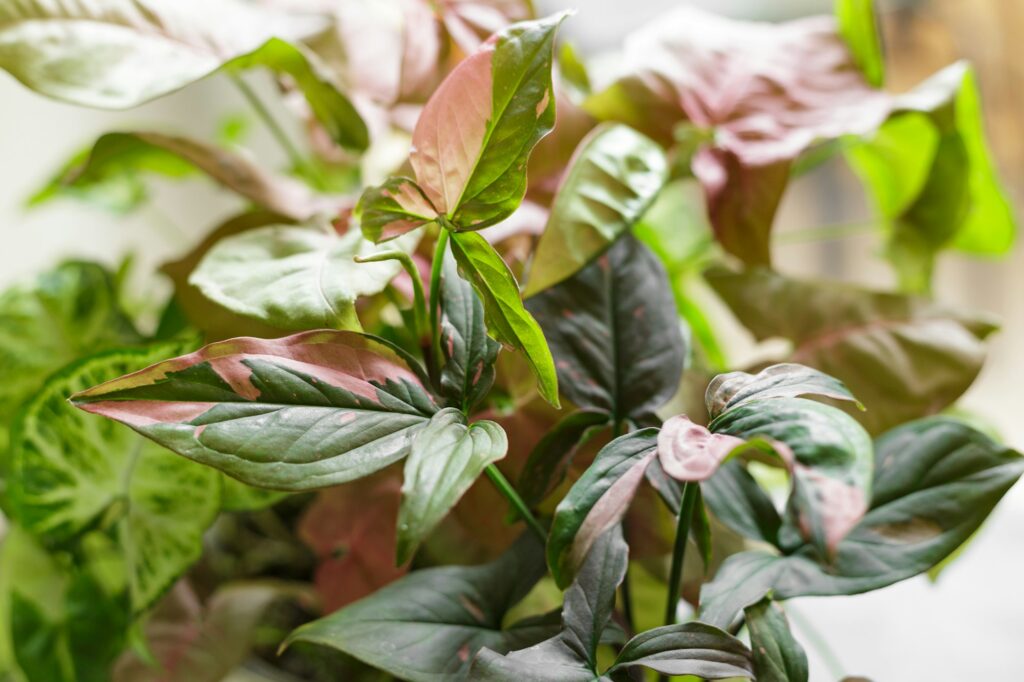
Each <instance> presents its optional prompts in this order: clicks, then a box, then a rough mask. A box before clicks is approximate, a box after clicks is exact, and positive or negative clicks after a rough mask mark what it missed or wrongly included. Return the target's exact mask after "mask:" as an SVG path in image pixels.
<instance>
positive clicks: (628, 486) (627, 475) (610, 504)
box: [547, 429, 658, 587]
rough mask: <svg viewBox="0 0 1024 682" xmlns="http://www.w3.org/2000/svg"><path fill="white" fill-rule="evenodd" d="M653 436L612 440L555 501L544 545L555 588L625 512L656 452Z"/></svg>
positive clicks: (647, 431)
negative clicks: (546, 541) (564, 493)
mask: <svg viewBox="0 0 1024 682" xmlns="http://www.w3.org/2000/svg"><path fill="white" fill-rule="evenodd" d="M657 438H658V430H657V429H643V430H641V431H635V432H634V433H631V434H629V435H626V436H622V437H620V438H616V439H615V440H613V441H612V442H611V443H609V444H608V445H606V446H605V447H604V448H602V449H601V451H600V452H599V453H597V457H596V458H595V459H594V463H593V464H592V465H590V468H588V469H587V470H586V471H585V472H584V474H583V476H581V477H580V479H579V480H578V481H576V483H575V484H574V485H573V487H572V488H571V489H570V490H569V492H568V493H567V494H566V496H565V497H564V498H563V499H562V501H561V502H560V503H559V505H558V508H557V509H556V510H555V518H554V520H553V521H552V524H551V532H550V535H549V536H548V548H547V554H548V566H549V567H550V569H551V573H552V575H553V576H554V578H555V582H556V583H558V585H559V586H561V587H565V586H567V585H569V583H571V582H572V580H573V578H575V577H576V574H577V573H578V572H579V570H580V567H581V566H582V565H583V562H584V560H585V559H586V557H587V555H588V554H589V553H590V550H591V547H593V546H594V543H595V542H597V540H598V538H599V537H601V536H602V535H603V534H604V533H606V532H607V531H608V529H609V528H611V527H612V526H614V525H616V524H618V522H619V521H620V520H621V519H622V516H623V515H624V514H625V513H626V510H627V509H628V508H629V504H630V502H631V501H632V500H633V496H634V495H635V494H636V490H637V487H638V486H639V485H640V482H641V481H642V480H643V477H644V470H645V469H647V467H648V466H649V465H650V463H651V462H652V461H653V460H654V458H655V456H656V455H657V452H658V449H657Z"/></svg>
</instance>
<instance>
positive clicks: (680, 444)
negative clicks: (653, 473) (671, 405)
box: [658, 414, 746, 481]
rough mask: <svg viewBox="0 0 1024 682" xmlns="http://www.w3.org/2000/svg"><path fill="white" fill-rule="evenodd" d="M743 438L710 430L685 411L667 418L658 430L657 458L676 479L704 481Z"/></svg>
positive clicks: (737, 446)
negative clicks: (695, 422) (692, 418)
mask: <svg viewBox="0 0 1024 682" xmlns="http://www.w3.org/2000/svg"><path fill="white" fill-rule="evenodd" d="M745 443H746V441H744V440H743V439H742V438H736V437H735V436H727V435H724V434H720V433H711V432H710V431H708V429H707V427H704V426H701V425H700V424H694V423H693V422H692V421H690V418H689V417H687V416H686V415H683V414H680V415H676V416H675V417H672V418H670V419H669V420H668V421H666V422H665V423H664V425H662V427H661V431H660V432H659V433H658V460H659V461H660V462H661V466H662V468H663V469H664V470H665V473H666V474H668V475H669V476H671V477H672V478H674V479H676V480H677V481H704V480H707V479H708V478H710V477H711V475H712V474H714V473H715V471H716V470H717V469H718V467H719V466H721V464H722V463H723V462H724V461H725V460H726V459H728V457H729V455H731V454H732V453H733V452H735V451H736V449H737V448H740V447H742V446H743V445H744V444H745Z"/></svg>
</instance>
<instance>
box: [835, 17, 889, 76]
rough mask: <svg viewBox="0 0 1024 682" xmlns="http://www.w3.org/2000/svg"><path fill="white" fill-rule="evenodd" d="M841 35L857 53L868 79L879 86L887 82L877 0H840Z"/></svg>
mask: <svg viewBox="0 0 1024 682" xmlns="http://www.w3.org/2000/svg"><path fill="white" fill-rule="evenodd" d="M836 19H837V20H838V21H839V35H841V36H842V37H843V40H845V41H846V45H847V46H848V47H849V48H850V52H852V53H853V61H854V62H856V64H857V67H858V68H859V69H860V70H861V72H862V73H863V74H864V79H865V80H866V81H867V82H868V83H869V84H871V85H873V86H874V87H876V88H880V87H882V84H883V83H884V82H885V59H884V58H883V57H882V37H881V35H879V30H878V19H877V18H876V17H875V2H874V0H836Z"/></svg>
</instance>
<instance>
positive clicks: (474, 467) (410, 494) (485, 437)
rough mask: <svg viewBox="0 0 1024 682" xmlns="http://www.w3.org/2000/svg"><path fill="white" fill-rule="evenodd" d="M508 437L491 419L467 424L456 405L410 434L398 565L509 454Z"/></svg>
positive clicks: (399, 529) (400, 523) (400, 516)
mask: <svg viewBox="0 0 1024 682" xmlns="http://www.w3.org/2000/svg"><path fill="white" fill-rule="evenodd" d="M507 451H508V438H507V437H506V436H505V431H504V430H502V428H501V427H500V426H498V425H497V424H495V423H494V422H491V421H480V422H475V423H473V424H469V425H468V426H467V425H466V417H465V415H463V414H462V412H461V411H459V410H457V409H455V408H451V407H448V408H445V409H443V410H441V411H440V412H437V413H436V414H435V415H434V416H433V417H431V418H430V421H429V422H427V424H426V425H425V426H424V427H423V428H421V429H420V430H418V431H417V432H416V434H415V435H414V436H413V438H412V445H411V447H410V451H409V458H408V459H406V460H405V480H404V482H403V484H402V506H401V508H400V509H399V511H398V550H397V554H398V564H399V565H401V564H404V563H405V562H406V561H408V560H409V559H410V558H412V555H413V554H414V553H415V551H416V548H417V547H419V545H420V543H421V542H423V540H424V538H426V537H427V535H428V534H430V532H431V531H432V530H434V528H435V527H437V524H439V523H440V522H441V520H442V519H443V518H444V517H445V516H446V515H447V514H448V512H449V510H451V508H452V507H454V506H455V503H457V502H458V501H459V500H460V499H461V498H462V496H463V495H464V494H465V493H466V491H467V490H469V487H470V486H471V485H473V483H474V482H475V481H476V479H477V478H478V477H479V476H480V474H482V473H483V471H484V469H486V468H487V466H488V465H489V464H492V463H494V462H496V461H498V460H499V459H501V458H503V457H504V456H505V453H506V452H507Z"/></svg>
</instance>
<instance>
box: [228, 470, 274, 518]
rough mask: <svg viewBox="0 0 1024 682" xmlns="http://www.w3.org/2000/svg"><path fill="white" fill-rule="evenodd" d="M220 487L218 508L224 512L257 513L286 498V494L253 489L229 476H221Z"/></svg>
mask: <svg viewBox="0 0 1024 682" xmlns="http://www.w3.org/2000/svg"><path fill="white" fill-rule="evenodd" d="M221 486H222V487H221V501H220V508H221V509H223V510H224V511H234V512H239V511H257V510H260V509H266V508H267V507H270V506H273V505H275V504H277V503H278V502H280V501H281V500H283V499H284V498H286V497H288V493H284V492H281V491H278V490H267V489H266V488H254V487H253V486H251V485H246V484H245V483H242V482H241V481H239V480H237V479H234V478H231V477H230V476H221Z"/></svg>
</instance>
